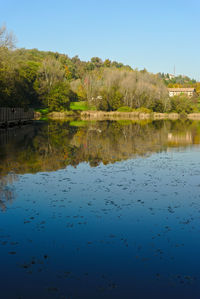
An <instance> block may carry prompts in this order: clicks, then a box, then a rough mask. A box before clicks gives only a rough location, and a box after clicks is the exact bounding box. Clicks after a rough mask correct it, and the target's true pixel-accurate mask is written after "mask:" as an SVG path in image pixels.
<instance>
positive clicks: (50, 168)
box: [0, 122, 200, 299]
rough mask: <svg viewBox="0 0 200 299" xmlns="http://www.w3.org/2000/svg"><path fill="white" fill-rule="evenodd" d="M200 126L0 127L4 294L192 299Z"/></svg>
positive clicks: (195, 293) (196, 285)
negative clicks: (5, 129) (2, 130)
mask: <svg viewBox="0 0 200 299" xmlns="http://www.w3.org/2000/svg"><path fill="white" fill-rule="evenodd" d="M199 128H200V124H199V123H198V122H155V123H142V124H141V123H119V122H101V123H80V122H78V123H74V122H73V123H71V126H70V124H69V123H57V122H52V123H49V124H47V123H41V124H35V125H31V126H27V127H24V128H22V129H21V130H19V129H12V130H11V131H9V132H7V133H5V131H4V132H1V133H0V142H1V147H0V153H1V154H0V161H1V163H0V167H1V168H0V176H1V177H0V178H1V180H0V205H1V211H0V263H1V268H0V277H1V282H0V286H1V298H69V299H70V298H147V297H148V298H199V292H200V281H199V280H200V274H199V268H200V261H199V252H200V238H199V233H200V229H199V227H200V226H199V224H200V221H199V219H200V214H199V213H200V192H199V191H200V180H199V178H200V149H199V146H198V143H200V142H199V140H200V129H199ZM92 166H95V167H92Z"/></svg>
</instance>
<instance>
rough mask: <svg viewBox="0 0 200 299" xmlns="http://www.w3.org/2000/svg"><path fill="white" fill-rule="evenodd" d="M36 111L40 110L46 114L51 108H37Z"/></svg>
mask: <svg viewBox="0 0 200 299" xmlns="http://www.w3.org/2000/svg"><path fill="white" fill-rule="evenodd" d="M35 111H36V112H40V113H41V114H42V115H46V114H48V113H49V108H41V109H36V110H35Z"/></svg>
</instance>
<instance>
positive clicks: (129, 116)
mask: <svg viewBox="0 0 200 299" xmlns="http://www.w3.org/2000/svg"><path fill="white" fill-rule="evenodd" d="M41 117H42V114H40V113H39V112H35V119H40V118H41ZM46 117H47V118H49V119H53V120H65V119H74V118H77V119H81V120H134V119H136V120H147V119H149V120H162V119H166V120H167V119H171V120H177V119H190V120H200V113H190V114H185V115H181V114H178V113H158V112H152V113H143V112H137V111H134V112H118V111H111V112H106V111H80V112H73V111H65V112H51V113H49V114H47V115H46Z"/></svg>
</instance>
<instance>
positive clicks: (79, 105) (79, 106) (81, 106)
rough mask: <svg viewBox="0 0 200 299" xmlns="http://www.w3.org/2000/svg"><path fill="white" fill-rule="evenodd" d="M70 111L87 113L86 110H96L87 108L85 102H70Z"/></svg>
mask: <svg viewBox="0 0 200 299" xmlns="http://www.w3.org/2000/svg"><path fill="white" fill-rule="evenodd" d="M70 110H79V111H88V110H96V109H95V107H89V106H88V105H87V102H85V101H81V102H71V103H70Z"/></svg>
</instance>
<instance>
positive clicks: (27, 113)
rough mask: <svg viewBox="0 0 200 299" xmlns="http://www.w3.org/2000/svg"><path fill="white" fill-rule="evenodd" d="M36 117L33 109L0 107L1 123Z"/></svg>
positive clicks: (22, 120)
mask: <svg viewBox="0 0 200 299" xmlns="http://www.w3.org/2000/svg"><path fill="white" fill-rule="evenodd" d="M33 118H34V110H33V109H28V110H26V109H24V108H0V124H9V123H20V122H25V121H28V120H32V119H33Z"/></svg>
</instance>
